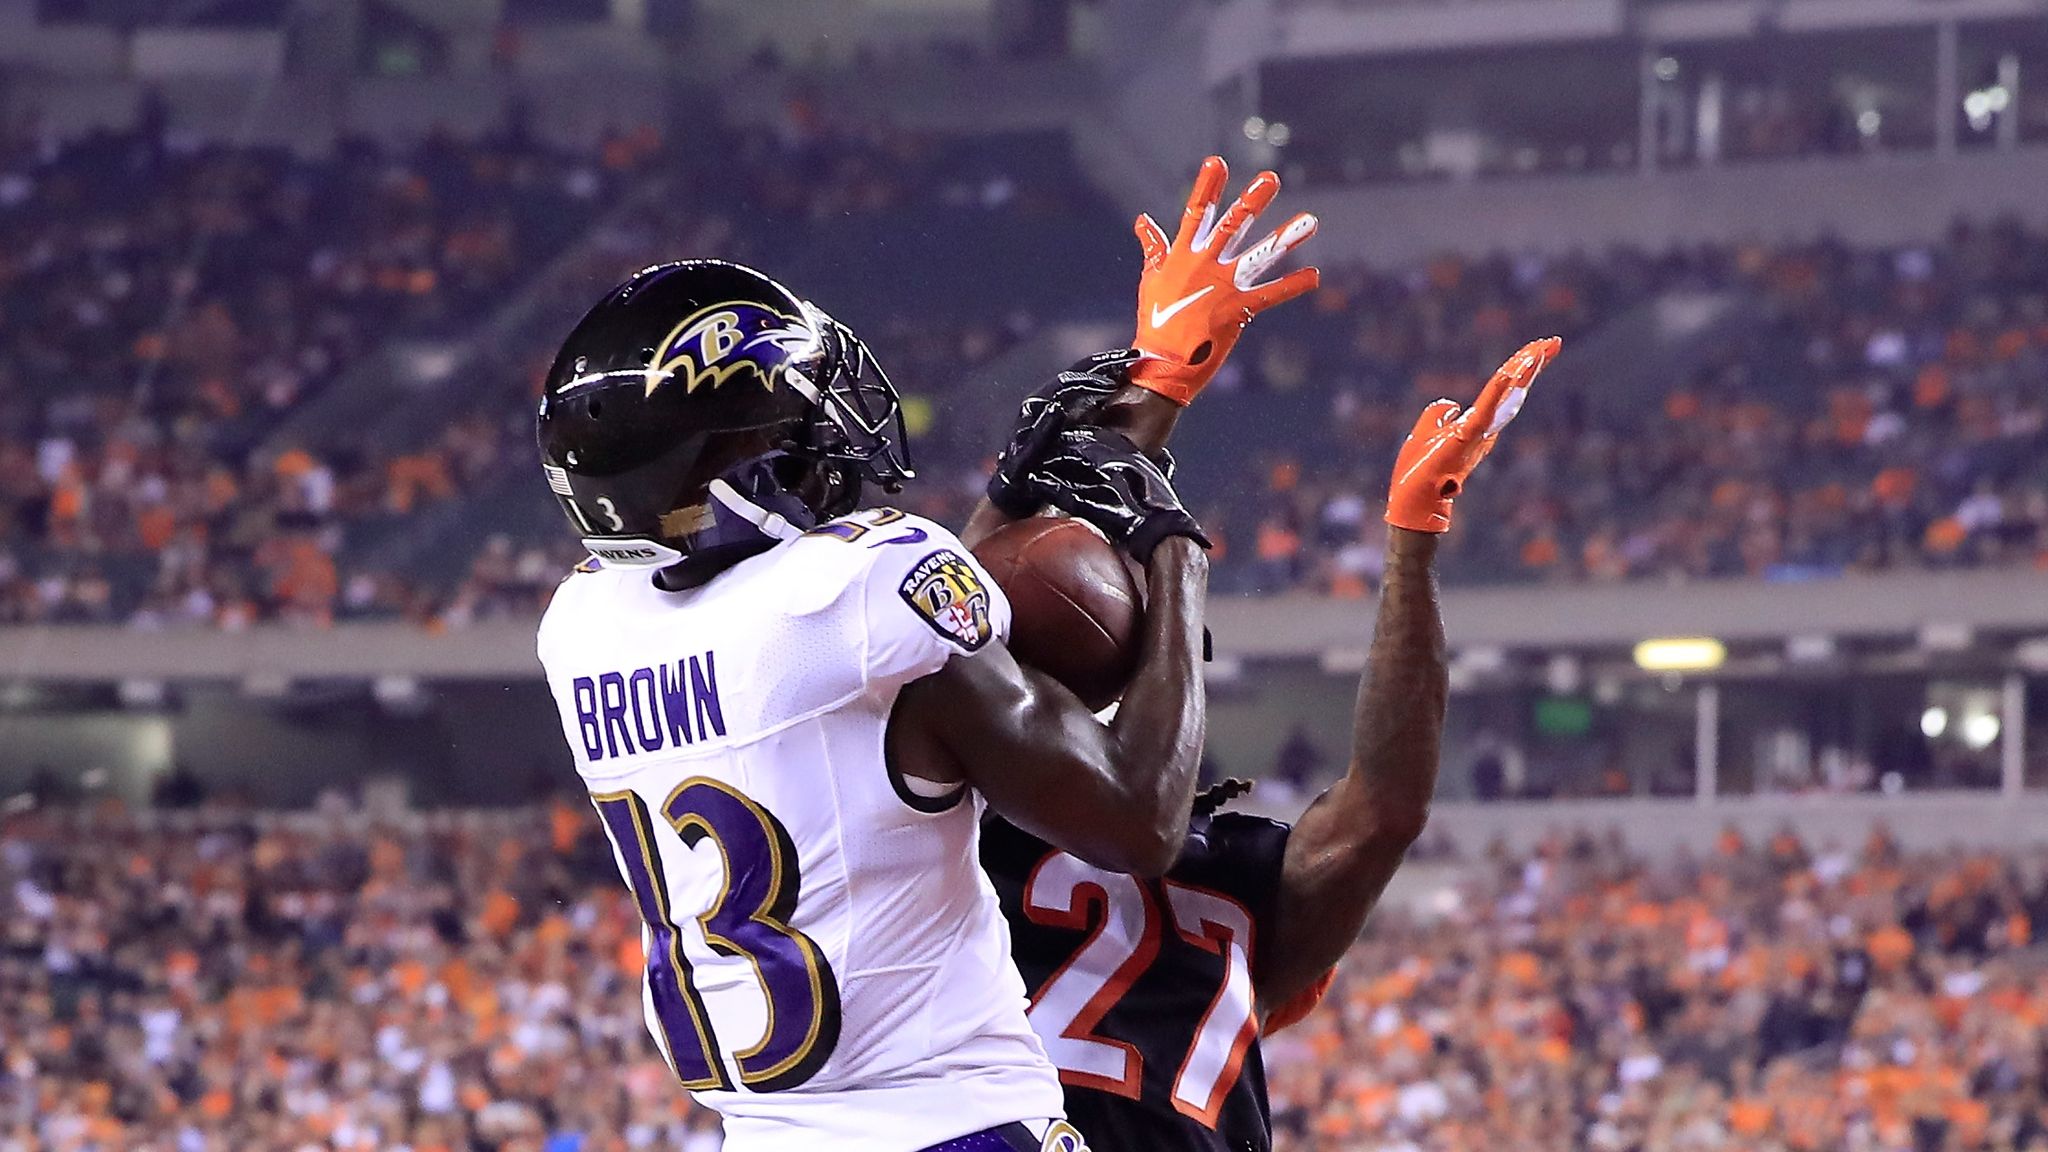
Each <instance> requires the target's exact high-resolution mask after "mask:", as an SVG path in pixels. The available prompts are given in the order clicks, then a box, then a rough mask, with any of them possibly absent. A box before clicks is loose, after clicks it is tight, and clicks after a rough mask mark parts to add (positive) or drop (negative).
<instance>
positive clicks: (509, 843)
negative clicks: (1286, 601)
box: [0, 803, 2048, 1152]
mask: <svg viewBox="0 0 2048 1152" xmlns="http://www.w3.org/2000/svg"><path fill="white" fill-rule="evenodd" d="M4 832H5V835H4V837H0V989H4V990H5V995H4V997H0V1150H4V1152H28V1150H30V1149H36V1150H47V1152H113V1150H116V1149H120V1150H124V1152H266V1150H272V1149H275V1150H279V1152H286V1150H289V1152H301V1150H309V1149H331V1150H334V1152H345V1150H357V1149H360V1150H365V1152H367V1150H370V1149H378V1150H404V1152H612V1150H628V1149H637V1148H668V1149H680V1150H682V1152H714V1150H715V1149H716V1148H717V1147H718V1146H719V1137H718V1134H717V1126H716V1121H715V1118H713V1117H712V1116H711V1115H710V1114H709V1113H707V1112H705V1111H703V1110H701V1109H697V1108H694V1107H693V1106H692V1105H691V1104H690V1103H689V1102H688V1098H687V1097H686V1095H685V1094H684V1093H683V1092H681V1091H680V1090H679V1089H678V1088H677V1087H676V1085H675V1083H674V1081H673V1078H672V1077H671V1076H670V1074H669V1073H668V1071H667V1069H666V1067H665V1066H664V1065H663V1063H662V1061H661V1058H660V1057H659V1055H658V1054H657V1052H656V1050H655V1048H654V1046H653V1042H652V1041H651V1040H650V1039H649V1038H648V1036H647V1035H646V1033H645V1031H644V1025H643V1022H642V1019H641V1004H640V994H639V989H638V987H637V983H638V972H639V966H640V947H641V945H640V935H639V926H638V921H637V919H636V913H635V911H634V908H633V905H632V902H631V900H630V898H629V897H628V896H627V894H626V892H625V890H624V889H623V888H622V887H621V886H620V885H619V884H618V883H617V880H616V877H615V876H613V875H612V865H611V860H610V855H609V851H608V849H607V848H606V846H605V843H604V840H603V836H602V834H601V833H600V832H599V831H598V830H597V826H596V823H595V821H594V820H593V819H591V818H590V814H589V812H588V811H587V809H585V808H584V807H583V806H581V805H575V804H568V803H562V804H558V805H556V806H553V807H536V808H525V809H515V810H508V811H504V812H500V813H488V814H486V813H476V812H469V813H454V812H450V813H444V814H438V815H437V814H427V815H413V816H410V817H407V818H404V819H403V820H392V821H375V820H370V819H367V818H365V817H363V816H361V815H360V814H357V813H352V812H347V811H326V812H316V813H301V814H297V815H290V816H285V815H275V814H273V815H270V816H266V817H252V816H248V815H246V814H245V815H234V814H230V813H228V812H227V811H225V810H218V809H216V810H210V811H201V812H185V813H181V814H166V813H156V814H154V815H145V816H144V817H141V818H138V817H135V816H131V815H128V814H124V813H122V812H120V811H118V810H116V809H112V808H104V809H100V810H97V811H95V812H92V813H90V814H87V813H83V812H75V811H73V812H66V811H55V810H51V811H45V812H40V813H38V812H30V813H25V814H17V815H14V816H12V817H11V818H9V820H8V823H7V824H6V826H5V828H4ZM110 846H116V847H112V848H110ZM2044 867H2048V857H2044V856H2043V855H2041V854H2040V853H2038V852H2034V853H2023V854H2017V855H2006V856H1998V855H1993V854H1989V853H1976V852H1972V853H1962V852H1949V853H1940V854H1933V855H1912V854H1907V853H1904V852H1902V851H1901V850H1900V849H1899V848H1898V847H1897V846H1896V845H1894V844H1893V843H1891V842H1890V841H1889V840H1887V839H1886V838H1885V837H1884V836H1883V835H1882V834H1881V833H1880V834H1876V835H1873V836H1872V837H1871V838H1870V840H1869V842H1868V843H1866V844H1863V845H1860V846H1855V847H1848V846H1836V845H1822V844H1805V843H1802V842H1801V841H1800V840H1799V839H1797V838H1796V837H1795V836H1794V835H1792V834H1791V833H1790V832H1786V833H1783V834H1780V835H1778V836H1776V837H1773V838H1771V839H1769V840H1768V841H1766V842H1761V843H1747V842H1745V841H1743V839H1742V838H1741V837H1740V836H1738V835H1736V834H1735V833H1733V832H1730V833H1727V834H1725V835H1724V837H1723V838H1722V841H1721V843H1720V844H1719V845H1718V846H1717V847H1716V849H1715V850H1714V851H1712V852H1711V853H1708V854H1706V855H1703V856H1701V857H1698V858H1686V857H1683V856H1680V857H1677V858H1674V859H1670V860H1664V861H1661V862H1658V863H1650V862H1646V861H1644V860H1642V859H1639V858H1636V857H1634V856H1632V855H1630V854H1629V853H1628V852H1626V851H1624V850H1623V849H1622V848H1620V847H1619V846H1618V845H1617V844H1616V843H1613V842H1610V841H1606V840H1600V839H1597V838H1593V837H1588V836H1577V837H1558V838H1556V839H1554V840H1552V841H1550V842H1548V843H1546V844H1544V845H1543V846H1542V847H1540V848H1539V849H1537V850H1536V851H1534V852H1531V853H1529V854H1526V855H1518V854H1511V853H1508V852H1506V851H1503V850H1495V851H1493V852H1492V853H1490V854H1489V855H1487V856H1486V858H1485V859H1483V860H1476V861H1470V862H1468V863H1467V864H1466V865H1465V866H1464V867H1463V869H1462V871H1461V873H1460V874H1461V875H1463V876H1464V877H1465V879H1464V880H1463V881H1462V882H1459V883H1457V884H1456V885H1454V887H1453V888H1452V889H1450V890H1449V891H1448V892H1447V894H1446V895H1444V896H1443V897H1442V898H1439V899H1436V900H1434V901H1432V902H1430V903H1429V905H1428V906H1427V907H1426V908H1424V907H1420V906H1418V907H1417V908H1416V909H1414V910H1411V911H1406V912H1404V911H1401V910H1398V909H1394V908H1388V909H1384V910H1382V912H1380V913H1379V914H1376V916H1375V919H1374V921H1373V923H1372V924H1371V925H1370V926H1369V927H1368V930H1367V933H1366V936H1365V938H1364V939H1363V940H1362V941H1361V943H1360V944H1359V945H1358V946H1357V948H1356V949H1355V950H1354V951H1353V953H1352V955H1351V956H1350V957H1349V958H1348V959H1347V960H1346V962H1345V964H1344V966H1343V969H1342V974H1341V977H1340V979H1339V980H1338V982H1337V984H1336V986H1335V987H1334V988H1333V990H1332V991H1331V992H1330V994H1329V996H1328V997H1327V998H1326V999H1325V1001H1324V1003H1323V1005H1322V1007H1321V1008H1319V1009H1318V1010H1317V1011H1316V1012H1315V1013H1314V1014H1312V1015H1311V1016H1310V1017H1309V1018H1308V1019H1307V1020H1306V1021H1305V1022H1304V1023H1302V1024H1300V1025H1297V1026H1296V1027H1294V1028H1292V1029H1290V1030H1288V1031H1286V1032H1283V1033H1281V1034H1279V1035H1277V1036H1274V1037H1270V1038H1268V1040H1267V1041H1266V1061H1267V1066H1268V1069H1269V1075H1270V1078H1271V1084H1272V1092H1273V1103H1274V1116H1275V1122H1276V1128H1277V1132H1278V1137H1279V1143H1278V1147H1279V1148H1281V1149H1283V1150H1286V1152H1456V1150H1464V1149H1488V1148H1507V1147H1513V1148H1529V1149H1545V1150H1549V1149H1560V1150H1561V1149H1575V1148H1576V1149H1593V1150H1596V1152H1609V1150H1612V1152H1622V1150H1634V1149H1645V1150H1648V1149H1656V1150H1697V1152H1710V1150H1719V1149H1729V1150H1734V1149H1743V1150H1766V1149H1771V1150H1777V1149H1783V1150H1787V1152H1821V1150H1829V1152H1833V1150H1838V1149H1842V1150H1858V1152H1861V1150H1866V1149H1867V1150H1870V1152H1948V1150H1968V1149H2012V1150H2015V1152H2022V1150H2024V1152H2039V1150H2040V1149H2043V1148H2048V991H2044V990H2048V980H2044V979H2043V977H2044V975H2048V972H2044V968H2048V965H2044V958H2043V956H2042V955H2041V954H2040V952H2039V951H2038V950H2037V949H2035V948H2034V947H2033V943H2034V941H2033V935H2032V933H2033V928H2032V926H2033V925H2034V924H2035V923H2038V922H2039V921H2040V920H2041V917H2042V916H2043V915H2044V914H2048V888H2044V886H2043V870H2044Z"/></svg>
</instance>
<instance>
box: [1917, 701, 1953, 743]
mask: <svg viewBox="0 0 2048 1152" xmlns="http://www.w3.org/2000/svg"><path fill="white" fill-rule="evenodd" d="M1946 731H1948V709H1946V708H1943V707H1941V706H1940V705H1938V704H1937V705H1935V706H1934V707H1932V708H1929V709H1928V710H1927V711H1925V712H1922V713H1921V714H1920V734H1921V735H1922V736H1925V737H1927V738H1928V739H1929V740H1939V739H1941V734H1942V733H1944V732H1946Z"/></svg>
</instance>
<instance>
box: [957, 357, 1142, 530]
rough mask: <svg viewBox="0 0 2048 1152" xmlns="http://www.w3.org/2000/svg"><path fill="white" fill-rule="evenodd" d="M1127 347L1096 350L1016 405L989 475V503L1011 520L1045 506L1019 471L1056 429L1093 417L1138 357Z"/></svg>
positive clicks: (1037, 456)
mask: <svg viewBox="0 0 2048 1152" xmlns="http://www.w3.org/2000/svg"><path fill="white" fill-rule="evenodd" d="M1138 356H1139V354H1138V352H1137V351H1136V350H1135V349H1131V348H1114V349H1111V350H1110V351H1107V352H1098V353H1096V354H1095V355H1093V356H1090V357H1087V358H1086V359H1083V360H1080V361H1077V362H1075V364H1074V366H1073V367H1071V368H1068V369H1067V370H1066V371H1064V372H1061V373H1059V374H1057V375H1055V376H1054V377H1053V378H1052V379H1051V380H1049V381H1047V382H1046V383H1045V384H1043V385H1041V386H1040V387H1039V388H1038V390H1037V391H1035V392H1033V393H1031V395H1029V396H1026V397H1025V398H1024V402H1023V403H1022V404H1021V405H1019V406H1018V408H1017V423H1016V425H1015V427H1013V428H1012V429H1011V431H1010V439H1009V442H1008V443H1006V444H1004V445H1003V450H1002V452H1001V453H1000V454H998V455H997V456H996V467H995V472H994V473H993V474H991V475H990V476H989V478H988V502H989V503H991V504H993V505H995V506H996V510H997V511H999V512H1001V513H1002V514H1003V515H1005V516H1008V517H1010V518H1011V519H1013V520H1022V519H1023V518H1024V517H1026V516H1029V515H1031V514H1033V513H1035V512H1037V511H1038V510H1039V508H1041V507H1043V506H1044V501H1043V500H1041V499H1039V498H1038V497H1036V496H1033V495H1032V494H1031V493H1030V492H1029V491H1028V490H1027V489H1026V487H1025V485H1024V476H1025V474H1026V473H1027V472H1029V471H1030V470H1031V469H1032V467H1033V466H1035V465H1036V464H1037V463H1038V462H1039V460H1040V459H1041V458H1043V457H1044V456H1045V454H1046V452H1047V451H1049V450H1050V449H1051V448H1052V447H1053V443H1054V441H1055V440H1057V439H1058V437H1059V434H1060V433H1062V432H1065V431H1066V430H1068V429H1069V428H1074V427H1078V426H1080V425H1082V424H1086V423H1088V422H1090V421H1092V420H1093V419H1094V418H1095V416H1096V414H1097V413H1099V412H1100V411H1102V408H1103V406H1104V405H1105V404H1107V403H1108V402H1109V399H1110V397H1112V396H1114V395H1116V392H1117V390H1118V389H1119V388H1121V387H1123V386H1124V384H1126V383H1127V382H1129V380H1130V367H1131V365H1132V364H1135V363H1137V361H1138Z"/></svg>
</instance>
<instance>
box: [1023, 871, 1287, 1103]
mask: <svg viewBox="0 0 2048 1152" xmlns="http://www.w3.org/2000/svg"><path fill="white" fill-rule="evenodd" d="M1163 888H1164V891H1165V893H1166V903H1167V913H1168V915H1169V916H1171V918H1172V921H1173V929H1174V931H1175V932H1177V933H1179V934H1180V938H1181V939H1182V940H1184V941H1186V942H1187V943H1189V944H1192V945H1194V946H1195V947H1197V948H1201V949H1203V950H1205V951H1208V952H1212V953H1214V954H1216V955H1218V956H1221V957H1222V958H1223V972H1224V975H1223V983H1222V984H1221V986H1219V987H1218V988H1217V989H1216V993H1215V995H1214V996H1213V997H1211V999H1210V1001H1209V1007H1208V1009H1207V1010H1206V1011H1205V1012H1203V1013H1202V1020H1201V1023H1200V1024H1199V1025H1198V1026H1197V1027H1196V1029H1195V1039H1194V1043H1193V1044H1192V1045H1191V1046H1190V1047H1189V1048H1188V1052H1187V1055H1186V1056H1184V1057H1183V1058H1182V1059H1181V1063H1180V1070H1179V1071H1178V1072H1177V1073H1175V1075H1174V1080H1173V1107H1174V1110H1175V1111H1177V1112H1180V1113H1181V1114H1182V1115H1184V1116H1188V1117H1191V1118H1193V1119H1195V1120H1197V1121H1199V1122H1200V1123H1201V1124H1202V1125H1203V1126H1205V1127H1208V1128H1211V1129H1213V1128H1215V1127H1216V1118H1217V1115H1218V1114H1219V1113H1221V1112H1222V1110H1223V1100H1224V1098H1225V1097H1226V1096H1227V1095H1228V1094H1229V1092H1230V1089H1231V1086H1232V1085H1234V1084H1236V1083H1237V1077H1238V1074H1239V1073H1240V1072H1241V1071H1242V1070H1243V1068H1244V1055H1245V1051H1246V1050H1247V1049H1248V1048H1250V1047H1251V1042H1252V1039H1253V1038H1254V1037H1255V1036H1257V1035H1258V1020H1257V1016H1256V1012H1255V1010H1254V999H1253V993H1252V977H1251V962H1250V956H1251V950H1252V920H1251V914H1250V913H1249V912H1247V911H1246V910H1245V907H1244V905H1242V904H1240V903H1238V902H1237V901H1235V900H1232V899H1230V898H1229V897H1227V896H1223V895H1221V894H1219V893H1216V892H1211V891H1209V890H1207V889H1204V888H1196V887H1192V886H1190V885H1187V884H1180V883H1176V882H1175V881H1172V880H1167V881H1164V882H1163ZM1155 904H1156V901H1155V900H1154V899H1153V897H1152V895H1151V894H1150V893H1149V892H1147V891H1146V889H1145V887H1144V886H1143V885H1142V884H1140V883H1138V882H1137V881H1136V880H1133V879H1132V878H1131V877H1129V876H1125V875H1123V874H1121V873H1117V872H1105V871H1103V870H1102V869H1100V868H1093V867H1090V866H1088V865H1087V864H1083V863H1082V862H1081V861H1079V860H1077V859H1075V858H1074V857H1072V856H1069V855H1067V854H1066V853H1064V852H1056V853H1054V854H1052V855H1050V856H1048V857H1046V858H1045V860H1044V861H1042V862H1041V863H1040V864H1039V865H1038V867H1037V868H1036V869H1034V870H1033V871H1032V873H1031V877H1030V879H1029V880H1027V881H1026V882H1025V885H1024V915H1025V916H1027V917H1029V918H1030V919H1031V920H1032V922H1034V923H1037V924H1044V925H1047V926H1051V927H1058V928H1066V929H1070V930H1073V931H1086V932H1087V933H1088V938H1087V939H1086V940H1084V941H1082V943H1081V947H1080V948H1079V949H1077V950H1076V951H1075V952H1074V955H1073V956H1072V957H1071V958H1070V959H1069V960H1068V961H1067V963H1066V964H1065V965H1064V966H1063V967H1061V968H1060V970H1059V971H1057V972H1055V973H1053V975H1052V978H1051V979H1049V980H1047V981H1046V982H1045V986H1044V987H1043V988H1041V989H1039V991H1038V995H1037V996H1036V997H1035V998H1034V999H1033V1000H1032V1002H1031V1022H1032V1025H1033V1027H1034V1028H1035V1029H1036V1030H1037V1031H1038V1034H1039V1035H1040V1036H1041V1037H1043V1038H1045V1041H1046V1044H1045V1050H1046V1054H1047V1055H1048V1056H1050V1057H1051V1058H1052V1062H1053V1063H1054V1064H1056V1065H1058V1066H1059V1069H1060V1079H1061V1080H1063V1081H1065V1082H1066V1083H1068V1084H1072V1085H1075V1086H1077V1087H1083V1088H1093V1089H1095V1090H1097V1091H1100V1092H1110V1093H1114V1094H1116V1095H1119V1096H1125V1097H1128V1098H1130V1099H1133V1100H1135V1099H1137V1098H1138V1095H1139V1088H1140V1085H1141V1084H1142V1083H1143V1079H1144V1057H1143V1056H1142V1055H1140V1054H1139V1052H1138V1050H1137V1049H1136V1048H1134V1047H1132V1046H1131V1045H1129V1044H1127V1043H1125V1042H1123V1041H1121V1040H1106V1039H1104V1038H1102V1037H1101V1036H1098V1035H1096V1034H1095V1027H1096V1026H1097V1025H1098V1024H1100V1023H1101V1022H1102V1018H1103V1017H1104V1016H1106V1015H1108V1014H1109V1011H1110V1009H1111V1008H1114V1007H1115V1006H1116V1002H1117V1001H1118V1000H1119V999H1121V998H1122V997H1123V995H1124V994H1125V993H1126V992H1128V991H1130V988H1131V985H1132V984H1134V983H1136V982H1137V980H1138V977H1139V976H1141V975H1143V974H1144V972H1145V970H1146V969H1147V968H1149V967H1151V965H1152V962H1153V960H1155V959H1156V958H1157V957H1158V955H1159V944H1160V938H1161V923H1160V921H1161V917H1160V915H1159V909H1158V908H1157V907H1156V906H1155Z"/></svg>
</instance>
